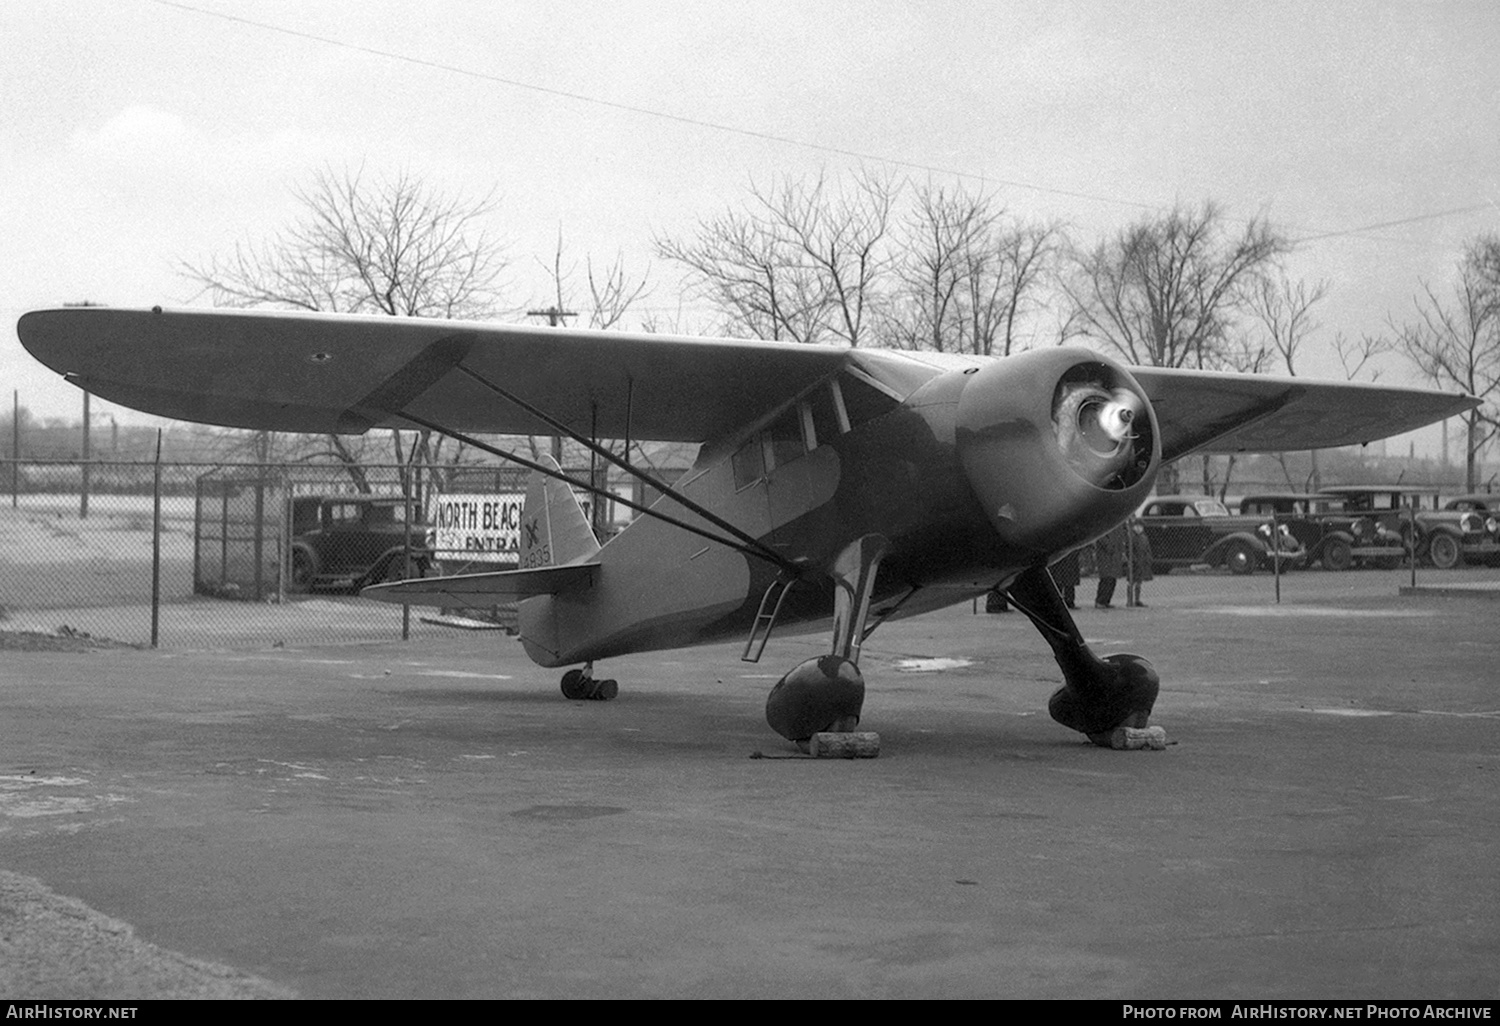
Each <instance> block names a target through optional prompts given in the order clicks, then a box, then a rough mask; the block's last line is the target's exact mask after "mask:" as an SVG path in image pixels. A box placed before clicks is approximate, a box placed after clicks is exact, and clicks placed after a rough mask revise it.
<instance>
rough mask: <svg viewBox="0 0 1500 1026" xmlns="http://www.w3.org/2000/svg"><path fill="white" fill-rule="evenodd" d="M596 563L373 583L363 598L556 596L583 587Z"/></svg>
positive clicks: (414, 601)
mask: <svg viewBox="0 0 1500 1026" xmlns="http://www.w3.org/2000/svg"><path fill="white" fill-rule="evenodd" d="M598 573H599V564H598V563H572V564H569V565H567V566H542V567H536V568H534V569H531V570H498V571H494V572H492V573H483V574H455V575H453V576H451V577H423V578H418V579H413V580H410V581H392V582H391V583H389V584H373V585H371V586H370V587H368V588H365V589H364V590H363V591H361V592H360V594H361V595H363V596H364V597H365V598H372V599H378V600H379V601H381V602H397V603H400V604H401V605H408V606H459V607H463V606H489V605H494V604H495V603H496V602H513V601H515V600H517V599H523V598H531V597H532V596H534V595H556V594H559V593H561V592H565V591H577V590H579V589H581V588H587V587H589V586H590V585H591V584H593V583H594V581H595V580H596V579H597V576H596V575H597V574H598Z"/></svg>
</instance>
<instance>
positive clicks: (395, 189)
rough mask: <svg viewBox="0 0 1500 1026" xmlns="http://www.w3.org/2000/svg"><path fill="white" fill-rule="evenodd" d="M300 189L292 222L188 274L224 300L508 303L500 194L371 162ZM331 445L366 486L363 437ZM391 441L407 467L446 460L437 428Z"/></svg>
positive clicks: (452, 314) (467, 308)
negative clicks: (390, 171) (378, 174)
mask: <svg viewBox="0 0 1500 1026" xmlns="http://www.w3.org/2000/svg"><path fill="white" fill-rule="evenodd" d="M296 196H297V199H298V200H299V201H300V203H301V205H302V208H303V210H302V214H301V216H300V217H299V218H298V219H297V220H296V221H295V222H293V223H292V224H291V225H290V226H288V227H287V228H285V229H283V230H282V231H280V232H279V233H277V234H275V235H272V236H271V237H269V238H268V239H266V240H264V241H263V242H261V243H259V244H258V245H251V244H248V243H246V244H240V245H237V246H235V249H234V252H233V254H231V255H226V256H215V257H211V258H209V259H208V260H207V261H204V262H199V263H190V262H184V263H183V264H182V265H181V272H182V274H183V275H184V276H185V277H186V278H188V279H189V280H190V281H192V282H194V283H195V284H196V285H197V286H198V288H199V294H200V295H204V294H206V295H208V296H209V297H210V298H211V299H212V300H213V302H214V303H215V305H218V306H232V307H251V306H274V307H283V308H290V309H297V310H317V311H329V312H340V313H379V314H388V315H391V316H404V317H443V318H469V319H475V318H484V317H492V316H494V315H495V314H497V313H498V312H499V311H500V309H501V289H502V282H501V275H502V274H503V272H504V271H505V268H506V267H507V265H508V261H507V260H506V257H505V247H504V246H503V245H502V244H501V243H500V242H499V241H498V240H497V239H496V238H495V237H494V236H493V235H491V234H490V233H489V230H488V229H487V227H486V221H487V220H488V218H489V217H490V215H491V214H493V212H494V209H495V204H494V200H493V196H485V197H483V198H481V199H478V200H474V199H469V198H467V197H459V196H451V195H448V194H446V193H444V192H442V191H441V190H439V189H437V188H435V187H433V186H432V185H430V184H429V183H428V182H426V181H424V180H423V179H422V178H421V177H419V176H417V175H415V174H412V173H411V172H408V171H402V172H399V173H397V174H395V175H393V176H391V177H384V178H376V179H373V180H368V179H367V178H366V177H365V174H364V171H363V168H360V169H355V170H352V171H350V170H345V171H344V172H342V173H337V172H335V171H333V170H332V169H324V170H322V171H319V172H317V173H315V174H314V175H313V178H312V181H311V183H310V184H309V185H308V186H306V187H303V188H299V189H297V190H296ZM328 444H329V447H330V449H331V450H332V452H333V453H334V454H335V455H336V457H337V458H338V459H339V460H340V461H341V462H343V463H344V465H345V466H346V467H349V468H351V469H350V473H351V476H352V479H353V480H354V481H355V484H356V486H357V487H360V488H361V490H367V489H368V487H369V486H368V483H367V482H366V481H365V479H364V476H363V475H362V474H361V473H360V472H359V471H358V469H357V468H358V465H359V462H360V457H361V450H362V449H363V446H356V445H353V444H351V443H350V442H349V441H347V440H346V439H344V438H342V437H341V436H338V435H331V436H329V438H328ZM440 444H441V441H440V440H439V443H438V446H440ZM391 445H392V452H393V454H394V457H395V462H397V463H400V464H405V463H408V462H409V461H414V460H417V459H422V460H436V459H437V457H438V452H437V448H438V446H434V445H433V444H432V441H431V438H430V433H429V432H427V431H422V432H419V433H418V435H417V438H416V440H415V442H414V443H413V444H412V445H410V446H409V447H408V446H405V445H404V440H403V438H402V434H401V432H400V431H398V430H394V429H393V430H392V431H391Z"/></svg>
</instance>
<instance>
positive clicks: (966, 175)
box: [150, 0, 1496, 246]
mask: <svg viewBox="0 0 1500 1026" xmlns="http://www.w3.org/2000/svg"><path fill="white" fill-rule="evenodd" d="M150 2H151V3H154V4H157V5H158V6H161V7H170V8H174V9H176V10H179V11H185V12H187V13H190V14H199V15H203V16H205V17H209V18H217V19H219V20H221V21H228V22H234V23H236V24H240V25H246V26H249V27H251V28H256V29H261V30H263V31H266V32H275V33H279V34H281V35H285V36H291V37H293V38H295V39H302V40H306V41H308V42H314V43H321V44H323V45H325V46H333V47H338V48H339V49H343V50H350V51H353V52H355V53H363V54H368V55H370V56H372V57H381V58H384V59H386V60H393V61H400V62H402V63H405V64H411V65H415V66H417V67H423V68H430V69H433V70H436V71H444V72H448V73H450V74H455V75H461V76H464V77H467V78H473V79H477V80H480V81H485V82H493V83H496V84H497V85H504V86H509V87H511V88H514V89H524V90H529V91H531V92H535V93H541V94H543V95H547V96H555V97H558V98H560V99H565V100H572V101H575V102H578V103H585V104H592V105H594V106H599V107H607V108H610V109H613V110H619V111H624V112H626V113H629V114H636V115H639V116H641V117H649V118H656V119H658V120H662V121H670V122H673V123H676V124H681V125H689V126H692V127H694V128H704V129H708V130H710V131H715V132H726V133H729V134H731V135H738V136H743V137H745V138H749V139H759V140H761V141H763V142H772V143H777V144H780V145H783V146H794V147H797V148H799V149H805V150H813V151H815V152H820V153H830V154H834V155H836V156H840V157H850V158H853V159H855V160H863V161H870V162H872V163H879V164H887V165H889V166H891V167H900V168H906V169H909V170H915V171H925V172H927V173H929V174H937V175H947V176H951V177H954V178H962V179H968V180H970V181H975V182H980V183H982V184H984V185H998V186H1004V187H1007V188H1012V189H1025V190H1027V191H1030V192H1037V193H1042V194H1045V195H1050V196H1064V197H1067V198H1069V199H1082V200H1090V201H1092V202H1097V203H1109V204H1113V205H1115V206H1124V207H1133V208H1135V209H1138V210H1160V209H1163V207H1162V204H1160V203H1145V202H1141V201H1139V200H1128V199H1121V198H1120V197H1118V196H1103V195H1100V194H1098V193H1089V192H1078V191H1075V190H1071V189H1058V188H1054V187H1051V186H1046V185H1037V184H1036V183H1034V182H1023V181H1020V180H1018V179H1011V178H996V177H994V176H992V175H987V174H982V173H977V172H973V171H963V170H960V169H958V168H950V167H941V166H939V165H936V164H926V163H923V162H921V161H914V160H905V159H902V158H899V157H889V156H883V155H881V154H878V153H866V152H864V151H861V150H851V149H845V148H843V147H839V146H829V145H828V144H826V143H817V142H807V141H806V140H803V139H795V138H792V137H791V136H784V135H776V134H774V133H771V132H762V131H759V130H757V129H752V128H742V127H739V126H737V125H727V124H724V123H722V122H717V121H709V120H706V119H704V118H694V117H689V116H687V115H683V114H672V113H669V112H667V111H661V110H653V109H651V108H649V107H640V106H637V105H634V104H629V103H621V102H619V101H617V100H605V99H601V98H599V97H597V96H589V95H587V94H584V93H575V92H571V91H569V90H566V89H556V88H553V87H551V86H542V85H537V84H536V83H534V82H523V81H521V80H519V79H513V78H506V77H504V76H503V75H495V74H491V73H489V72H485V71H476V70H475V69H473V68H465V67H462V66H460V65H457V64H449V63H447V62H445V61H436V60H431V59H429V58H425V57H413V56H411V55H409V54H403V53H397V52H396V51H393V50H382V49H380V48H378V47H373V46H364V45H362V44H359V43H350V42H347V41H345V40H342V39H335V38H333V37H331V36H322V35H318V34H317V33H314V32H306V31H303V30H301V29H293V28H287V27H286V26H284V25H275V24H272V23H270V22H264V21H258V20H256V19H254V18H246V17H242V16H240V15H236V14H226V13H224V12H222V11H212V10H207V9H204V8H201V7H194V6H193V5H191V4H185V3H179V2H177V0H150ZM1494 206H1496V204H1495V202H1494V201H1493V200H1491V201H1489V202H1485V203H1476V204H1470V205H1468V206H1463V207H1453V208H1451V209H1448V210H1439V211H1434V212H1431V213H1426V214H1417V215H1413V216H1411V217H1404V218H1399V219H1396V220H1392V221H1381V222H1378V223H1375V224H1368V225H1362V226H1360V227H1357V228H1345V229H1339V230H1336V231H1326V232H1318V233H1317V234H1313V235H1304V236H1302V237H1301V238H1298V239H1294V240H1293V245H1298V246H1300V245H1303V244H1305V243H1308V242H1321V241H1323V240H1326V239H1337V238H1345V237H1348V236H1354V235H1360V234H1363V233H1365V232H1370V231H1376V230H1378V229H1381V228H1394V227H1398V226H1400V225H1406V224H1415V223H1417V222H1420V221H1432V220H1437V219H1439V218H1444V217H1455V216H1458V215H1460V214H1470V213H1474V212H1476V211H1480V210H1485V209H1489V208H1492V207H1494ZM1230 220H1234V221H1240V222H1245V221H1246V219H1244V218H1231V219H1230Z"/></svg>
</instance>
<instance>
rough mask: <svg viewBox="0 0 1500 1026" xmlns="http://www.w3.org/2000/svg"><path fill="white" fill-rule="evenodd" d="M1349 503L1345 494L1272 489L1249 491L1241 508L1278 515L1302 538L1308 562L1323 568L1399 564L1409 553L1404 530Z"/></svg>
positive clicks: (1252, 513)
mask: <svg viewBox="0 0 1500 1026" xmlns="http://www.w3.org/2000/svg"><path fill="white" fill-rule="evenodd" d="M1345 505H1346V503H1345V501H1344V499H1343V498H1342V497H1341V496H1338V495H1327V494H1324V493H1321V492H1316V493H1308V492H1270V493H1263V494H1259V495H1247V496H1245V498H1243V499H1241V500H1240V512H1241V513H1242V514H1244V515H1247V516H1260V517H1267V516H1274V517H1275V518H1276V521H1277V523H1279V524H1282V525H1284V526H1285V527H1286V528H1287V530H1289V531H1291V533H1292V537H1293V538H1296V539H1297V540H1298V541H1299V542H1301V543H1302V547H1303V548H1304V549H1305V550H1306V551H1307V562H1308V565H1309V566H1311V565H1312V564H1313V563H1321V564H1322V565H1323V569H1325V570H1348V569H1349V568H1350V567H1353V566H1376V567H1382V568H1384V569H1390V568H1393V567H1396V566H1399V565H1400V563H1401V560H1402V559H1403V558H1404V557H1405V555H1406V545H1405V543H1404V542H1403V541H1402V539H1401V533H1400V532H1399V531H1390V530H1387V529H1386V528H1385V527H1383V526H1381V524H1380V522H1379V521H1378V520H1377V519H1375V518H1374V517H1372V516H1370V515H1368V514H1364V513H1350V512H1348V511H1347V510H1345V508H1344V506H1345Z"/></svg>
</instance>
